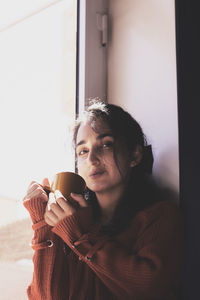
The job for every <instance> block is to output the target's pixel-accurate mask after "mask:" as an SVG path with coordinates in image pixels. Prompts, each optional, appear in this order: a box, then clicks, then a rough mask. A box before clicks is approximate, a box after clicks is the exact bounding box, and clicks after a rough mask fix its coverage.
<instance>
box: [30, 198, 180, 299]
mask: <svg viewBox="0 0 200 300" xmlns="http://www.w3.org/2000/svg"><path fill="white" fill-rule="evenodd" d="M100 229H101V227H100V226H99V224H96V223H95V221H94V220H93V217H92V210H91V208H90V207H86V208H83V209H80V210H78V211H77V212H76V213H74V214H73V215H71V216H69V217H67V218H65V219H63V220H62V221H60V222H59V223H58V224H57V225H56V226H54V227H53V228H51V227H50V226H44V227H41V228H39V229H37V230H36V231H35V235H34V240H35V241H36V242H37V243H40V242H44V241H46V240H52V241H53V246H52V247H47V248H46V249H42V250H36V251H35V254H34V258H33V262H34V274H33V281H32V282H31V284H30V286H29V287H28V297H29V299H30V300H36V299H37V300H102V299H104V300H111V299H112V300H114V299H118V300H119V299H123V300H124V299H126V300H129V299H131V300H161V299H162V300H165V299H166V300H172V299H173V300H174V299H178V298H177V297H178V290H179V284H180V277H181V270H182V260H183V220H182V215H181V213H180V210H179V209H178V208H177V206H176V205H174V204H172V203H171V202H169V201H162V202H159V203H156V204H154V205H152V206H150V207H148V208H146V209H145V210H143V211H140V212H138V213H137V215H136V216H135V217H134V218H133V219H132V221H131V224H130V226H129V227H128V228H126V230H125V231H124V232H121V233H120V234H118V235H116V236H114V237H109V236H107V235H106V234H105V233H103V232H102V231H101V230H100ZM63 247H65V251H63ZM66 250H67V251H66Z"/></svg>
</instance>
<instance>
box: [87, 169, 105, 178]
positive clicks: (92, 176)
mask: <svg viewBox="0 0 200 300" xmlns="http://www.w3.org/2000/svg"><path fill="white" fill-rule="evenodd" d="M103 173H104V171H103V170H97V171H92V172H90V174H89V177H90V178H97V177H99V176H101V175H102V174H103Z"/></svg>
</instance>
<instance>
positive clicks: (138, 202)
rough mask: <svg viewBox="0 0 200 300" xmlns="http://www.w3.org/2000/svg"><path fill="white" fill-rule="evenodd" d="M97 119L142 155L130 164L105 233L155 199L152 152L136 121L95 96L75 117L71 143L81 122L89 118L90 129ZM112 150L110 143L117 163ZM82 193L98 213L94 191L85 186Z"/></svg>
mask: <svg viewBox="0 0 200 300" xmlns="http://www.w3.org/2000/svg"><path fill="white" fill-rule="evenodd" d="M97 120H100V121H102V122H103V123H105V124H106V125H108V127H109V128H110V130H111V132H112V135H113V137H114V141H115V142H118V143H123V145H125V147H126V148H127V150H128V151H129V153H133V152H134V151H135V150H136V147H137V146H138V145H139V146H140V147H141V150H142V155H143V156H142V160H141V162H140V163H139V164H138V165H137V166H135V167H133V168H132V172H131V176H130V182H129V185H128V188H127V190H126V192H125V194H124V195H123V197H122V199H121V200H120V202H119V204H118V206H117V207H116V209H115V213H114V215H113V217H112V220H111V221H110V223H109V224H108V225H106V226H104V227H103V228H102V229H103V230H105V231H106V232H107V233H109V234H115V233H117V232H120V231H121V230H123V229H124V228H125V227H126V226H128V224H129V222H130V220H131V218H132V217H133V216H134V214H136V213H137V212H138V211H140V210H142V209H144V208H145V207H147V206H148V205H150V204H151V203H153V202H155V201H156V199H157V197H155V189H154V188H153V184H152V180H151V179H150V177H149V175H148V174H151V171H152V165H153V154H152V151H151V146H147V140H146V137H145V135H144V133H143V131H142V128H141V126H140V125H139V123H138V122H137V121H136V120H135V119H134V118H133V117H132V116H131V115H130V114H129V113H128V112H127V111H125V110H123V109H122V108H121V107H120V106H117V105H113V104H106V103H104V102H102V101H99V100H93V101H91V102H90V105H89V106H88V108H87V109H86V110H85V111H84V113H83V114H82V115H81V116H79V117H78V118H77V120H76V123H75V126H74V131H73V144H74V146H75V145H76V139H77V134H78V130H79V128H80V126H81V124H82V123H86V122H88V121H90V124H91V127H92V129H93V130H94V131H95V132H98V131H99V130H100V128H98V124H99V123H97V122H96V121H97ZM116 151H117V149H116V147H115V144H114V159H115V162H116V165H117V166H118V162H117V159H116V158H117V156H116ZM118 168H119V167H118ZM119 171H120V169H119ZM85 197H86V199H87V200H88V202H89V203H90V204H91V205H92V206H93V208H94V213H95V214H97V215H98V213H99V208H98V202H97V199H96V195H95V193H94V192H92V191H91V190H89V189H87V191H86V195H85Z"/></svg>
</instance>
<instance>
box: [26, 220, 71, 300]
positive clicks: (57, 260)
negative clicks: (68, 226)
mask: <svg viewBox="0 0 200 300" xmlns="http://www.w3.org/2000/svg"><path fill="white" fill-rule="evenodd" d="M33 229H34V236H33V239H32V242H31V245H32V248H33V249H34V250H35V252H34V255H33V264H34V270H33V277H32V282H31V283H30V285H29V286H28V288H27V295H28V299H29V300H47V299H48V300H55V299H59V300H61V299H62V300H64V299H67V280H68V279H67V266H66V259H64V256H65V255H64V252H63V245H64V243H63V241H62V240H61V239H60V238H59V237H58V236H57V235H55V234H54V233H53V232H52V231H51V229H52V227H51V226H49V225H47V224H46V223H45V221H44V220H41V221H40V222H38V223H35V224H34V225H33ZM55 264H56V266H57V268H55ZM58 271H59V272H58ZM55 278H56V280H57V281H58V284H57V285H54V282H55ZM63 278H65V279H66V280H65V281H63V280H62V279H63ZM62 284H65V288H63V287H62Z"/></svg>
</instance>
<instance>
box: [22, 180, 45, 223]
mask: <svg viewBox="0 0 200 300" xmlns="http://www.w3.org/2000/svg"><path fill="white" fill-rule="evenodd" d="M44 187H49V180H48V179H47V178H45V179H43V181H42V184H39V183H37V182H36V181H32V182H31V183H30V185H29V187H28V190H27V194H26V195H25V197H24V198H23V205H24V206H25V208H26V209H27V210H28V212H29V213H30V216H31V219H32V221H33V223H37V222H39V221H40V220H42V219H43V218H44V213H45V209H46V206H47V203H48V200H49V198H48V196H47V194H46V192H45V190H44Z"/></svg>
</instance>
